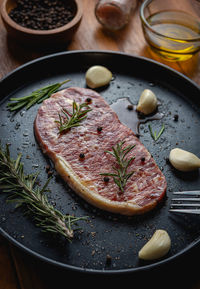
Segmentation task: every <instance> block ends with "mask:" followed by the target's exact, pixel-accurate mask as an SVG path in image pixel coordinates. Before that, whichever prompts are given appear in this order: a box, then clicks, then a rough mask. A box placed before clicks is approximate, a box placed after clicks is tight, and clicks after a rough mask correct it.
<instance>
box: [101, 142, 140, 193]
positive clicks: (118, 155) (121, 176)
mask: <svg viewBox="0 0 200 289" xmlns="http://www.w3.org/2000/svg"><path fill="white" fill-rule="evenodd" d="M124 143H125V141H121V142H119V143H117V144H116V145H115V146H114V147H112V151H105V152H106V153H109V154H111V155H112V156H114V158H115V160H116V163H115V165H114V166H112V168H113V169H114V170H115V171H116V173H101V174H100V175H102V176H111V177H113V180H114V182H115V183H116V185H117V186H118V187H119V189H120V191H121V192H124V188H125V186H126V183H127V181H128V179H129V178H130V177H131V176H132V175H133V173H134V171H132V172H129V173H128V172H127V170H128V167H129V165H130V164H131V162H132V160H134V158H135V156H133V157H131V158H129V159H128V158H127V157H126V155H127V154H128V153H129V152H130V151H131V150H132V149H133V148H134V147H135V145H128V146H126V147H125V148H122V146H123V145H124Z"/></svg>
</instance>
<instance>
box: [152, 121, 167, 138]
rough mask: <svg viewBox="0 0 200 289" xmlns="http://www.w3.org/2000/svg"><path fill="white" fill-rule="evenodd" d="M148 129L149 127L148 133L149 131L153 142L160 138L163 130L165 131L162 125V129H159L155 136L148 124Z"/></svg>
mask: <svg viewBox="0 0 200 289" xmlns="http://www.w3.org/2000/svg"><path fill="white" fill-rule="evenodd" d="M148 127H149V131H150V134H151V137H152V138H153V139H154V140H155V141H157V140H158V139H159V138H160V136H161V135H162V133H163V132H164V130H165V126H164V124H163V125H162V127H161V129H160V130H159V132H158V134H157V132H156V131H154V132H153V129H152V127H151V125H150V124H149V125H148Z"/></svg>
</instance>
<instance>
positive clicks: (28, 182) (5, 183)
mask: <svg viewBox="0 0 200 289" xmlns="http://www.w3.org/2000/svg"><path fill="white" fill-rule="evenodd" d="M37 177H38V173H36V174H31V175H25V174H24V167H23V164H22V163H21V154H19V155H18V157H17V159H16V160H13V159H11V157H10V151H9V147H8V145H6V149H5V151H3V150H2V148H1V146H0V190H1V191H2V192H4V193H10V194H11V195H10V198H9V201H12V202H16V204H17V207H19V206H21V205H23V207H24V208H25V212H27V213H28V214H30V215H31V216H32V217H33V219H34V221H35V223H36V225H37V226H39V227H41V228H42V230H43V231H46V232H53V233H57V234H60V235H62V236H64V237H65V238H67V239H68V240H71V239H72V238H73V229H72V226H73V225H74V224H76V222H77V221H79V220H83V219H86V218H84V217H74V216H70V215H64V214H62V213H61V212H60V211H59V210H57V209H56V208H54V207H53V206H52V205H51V204H50V203H49V202H48V199H47V196H46V194H44V192H45V191H47V186H48V183H49V181H50V179H48V180H47V182H46V183H45V185H44V186H43V187H42V188H39V186H37V185H36V181H37Z"/></svg>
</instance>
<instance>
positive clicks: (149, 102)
mask: <svg viewBox="0 0 200 289" xmlns="http://www.w3.org/2000/svg"><path fill="white" fill-rule="evenodd" d="M157 106H158V100H157V97H156V95H155V94H154V93H153V91H151V90H150V89H145V90H144V91H143V92H142V94H141V95H140V99H139V102H138V105H137V107H136V109H137V110H138V111H140V112H142V113H144V114H150V113H152V112H154V111H155V110H156V108H157Z"/></svg>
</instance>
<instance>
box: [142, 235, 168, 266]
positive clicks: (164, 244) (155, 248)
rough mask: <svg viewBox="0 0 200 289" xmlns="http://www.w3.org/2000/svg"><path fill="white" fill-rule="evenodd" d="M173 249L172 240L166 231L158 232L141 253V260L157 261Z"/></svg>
mask: <svg viewBox="0 0 200 289" xmlns="http://www.w3.org/2000/svg"><path fill="white" fill-rule="evenodd" d="M170 248H171V239H170V237H169V235H168V233H167V231H165V230H156V231H155V232H154V234H153V236H152V237H151V239H150V240H149V241H148V242H147V243H146V244H145V245H144V246H143V247H142V249H141V250H140V251H139V254H138V256H139V258H140V259H143V260H155V259H159V258H161V257H163V256H164V255H166V254H167V253H168V251H169V250H170Z"/></svg>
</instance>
